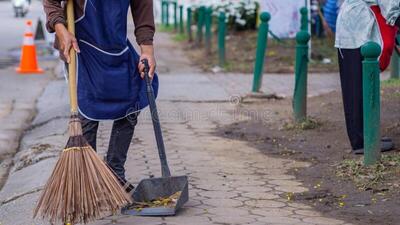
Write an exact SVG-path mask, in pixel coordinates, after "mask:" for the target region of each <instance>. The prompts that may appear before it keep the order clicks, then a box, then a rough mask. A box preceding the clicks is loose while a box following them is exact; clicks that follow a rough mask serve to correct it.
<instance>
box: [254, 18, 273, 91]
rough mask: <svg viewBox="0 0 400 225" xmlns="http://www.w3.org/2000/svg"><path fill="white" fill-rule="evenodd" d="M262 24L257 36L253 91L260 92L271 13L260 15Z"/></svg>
mask: <svg viewBox="0 0 400 225" xmlns="http://www.w3.org/2000/svg"><path fill="white" fill-rule="evenodd" d="M260 19H261V24H260V26H259V28H258V37H257V50H256V62H255V64H254V78H253V87H252V91H253V92H259V91H260V88H261V82H262V74H263V70H264V59H265V51H266V49H267V41H268V30H269V25H268V21H269V20H270V19H271V15H270V14H269V13H267V12H263V13H261V15H260Z"/></svg>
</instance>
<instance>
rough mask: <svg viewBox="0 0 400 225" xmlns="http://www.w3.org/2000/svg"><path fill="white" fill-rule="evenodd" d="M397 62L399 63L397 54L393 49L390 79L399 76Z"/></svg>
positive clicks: (399, 59)
mask: <svg viewBox="0 0 400 225" xmlns="http://www.w3.org/2000/svg"><path fill="white" fill-rule="evenodd" d="M399 64H400V58H399V54H398V53H397V51H396V50H395V51H394V52H393V55H392V58H391V59H390V78H392V79H399V78H400V74H399V73H400V71H399V67H400V65H399Z"/></svg>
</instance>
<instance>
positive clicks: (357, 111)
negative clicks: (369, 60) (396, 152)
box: [335, 0, 400, 154]
mask: <svg viewBox="0 0 400 225" xmlns="http://www.w3.org/2000/svg"><path fill="white" fill-rule="evenodd" d="M399 16H400V0H345V1H344V3H343V4H342V6H341V9H340V12H339V16H338V19H337V25H336V26H337V30H336V40H335V47H336V48H338V58H339V69H340V80H341V86H342V95H343V106H344V112H345V119H346V127H347V134H348V136H349V139H350V143H351V147H352V149H353V153H355V154H363V153H364V149H363V148H364V131H363V99H362V93H363V91H362V60H363V58H362V56H361V46H362V45H364V44H365V43H367V42H368V41H374V42H376V43H378V44H380V45H381V47H382V53H381V55H380V58H379V65H380V69H381V71H384V70H385V69H386V68H387V67H388V65H389V63H390V57H391V55H392V52H393V49H394V46H395V36H396V33H397V29H398V27H400V19H399ZM393 148H394V145H393V142H392V140H390V139H389V138H382V141H381V150H382V151H389V150H392V149H393Z"/></svg>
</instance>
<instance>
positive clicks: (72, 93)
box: [67, 0, 78, 115]
mask: <svg viewBox="0 0 400 225" xmlns="http://www.w3.org/2000/svg"><path fill="white" fill-rule="evenodd" d="M67 26H68V31H69V32H70V33H71V34H73V35H75V16H74V0H68V1H67ZM69 57H70V59H71V61H70V63H69V64H68V77H69V78H68V81H69V82H68V83H69V98H70V104H71V113H72V114H73V115H76V114H78V97H77V86H76V84H77V83H76V53H75V50H74V48H73V47H71V50H70V52H69Z"/></svg>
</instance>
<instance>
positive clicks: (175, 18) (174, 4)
mask: <svg viewBox="0 0 400 225" xmlns="http://www.w3.org/2000/svg"><path fill="white" fill-rule="evenodd" d="M172 4H173V6H174V30H175V32H176V31H178V2H176V1H174V2H172Z"/></svg>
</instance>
